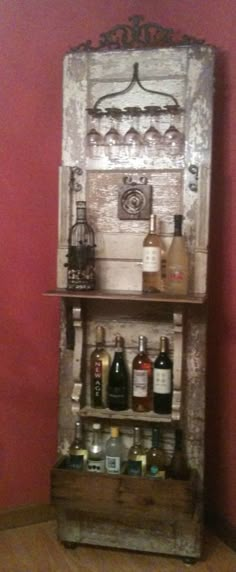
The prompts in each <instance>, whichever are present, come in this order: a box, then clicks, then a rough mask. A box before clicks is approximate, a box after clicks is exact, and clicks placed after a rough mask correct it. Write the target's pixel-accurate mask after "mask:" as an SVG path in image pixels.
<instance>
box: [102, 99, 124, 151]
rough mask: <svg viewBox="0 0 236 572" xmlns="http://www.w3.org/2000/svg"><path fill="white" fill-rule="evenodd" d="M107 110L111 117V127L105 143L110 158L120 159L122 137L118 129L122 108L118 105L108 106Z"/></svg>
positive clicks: (105, 137)
mask: <svg viewBox="0 0 236 572" xmlns="http://www.w3.org/2000/svg"><path fill="white" fill-rule="evenodd" d="M106 112H107V114H108V116H109V117H110V118H111V127H110V129H109V130H108V131H107V133H106V134H105V135H104V145H105V149H106V153H107V156H108V157H109V159H111V160H112V159H118V158H119V155H120V145H121V143H122V137H121V134H120V132H119V131H118V129H117V122H118V120H119V119H120V117H121V110H120V109H118V108H116V107H107V108H106Z"/></svg>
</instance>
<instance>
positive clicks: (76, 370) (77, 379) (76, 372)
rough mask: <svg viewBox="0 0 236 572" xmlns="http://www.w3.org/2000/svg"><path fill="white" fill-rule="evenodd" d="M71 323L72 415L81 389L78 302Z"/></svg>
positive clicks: (81, 342)
mask: <svg viewBox="0 0 236 572" xmlns="http://www.w3.org/2000/svg"><path fill="white" fill-rule="evenodd" d="M72 316H73V325H74V329H75V344H74V353H73V365H72V372H73V382H74V385H73V390H72V394H71V400H72V413H73V414H74V415H76V414H78V413H79V410H80V396H81V391H82V379H81V367H82V349H83V323H82V319H81V305H80V304H79V303H77V304H76V306H74V307H73V310H72Z"/></svg>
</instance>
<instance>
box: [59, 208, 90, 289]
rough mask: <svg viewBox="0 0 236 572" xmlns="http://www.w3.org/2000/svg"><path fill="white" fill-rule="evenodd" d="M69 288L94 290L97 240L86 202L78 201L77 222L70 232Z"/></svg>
mask: <svg viewBox="0 0 236 572" xmlns="http://www.w3.org/2000/svg"><path fill="white" fill-rule="evenodd" d="M65 266H67V269H68V270H67V288H68V289H69V290H94V288H95V241H94V231H93V229H92V227H91V226H90V225H89V224H88V222H87V218H86V202H85V201H77V202H76V222H75V224H74V225H73V226H72V227H71V229H70V232H69V247H68V262H67V264H65Z"/></svg>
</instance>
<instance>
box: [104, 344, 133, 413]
mask: <svg viewBox="0 0 236 572" xmlns="http://www.w3.org/2000/svg"><path fill="white" fill-rule="evenodd" d="M128 386H129V375H128V370H127V367H126V364H125V360H124V352H123V339H122V337H121V336H120V335H118V336H116V346H115V354H114V358H113V362H112V364H111V368H110V371H109V378H108V390H107V404H108V407H109V408H110V409H112V410H113V411H124V410H125V409H128Z"/></svg>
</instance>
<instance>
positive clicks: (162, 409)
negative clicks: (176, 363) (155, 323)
mask: <svg viewBox="0 0 236 572" xmlns="http://www.w3.org/2000/svg"><path fill="white" fill-rule="evenodd" d="M172 370H173V364H172V361H171V359H170V357H169V355H168V338H166V337H165V336H161V338H160V353H159V355H158V356H157V358H156V360H155V362H154V368H153V406H154V411H155V413H159V414H163V415H165V414H166V415H167V414H170V413H171V403H172Z"/></svg>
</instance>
